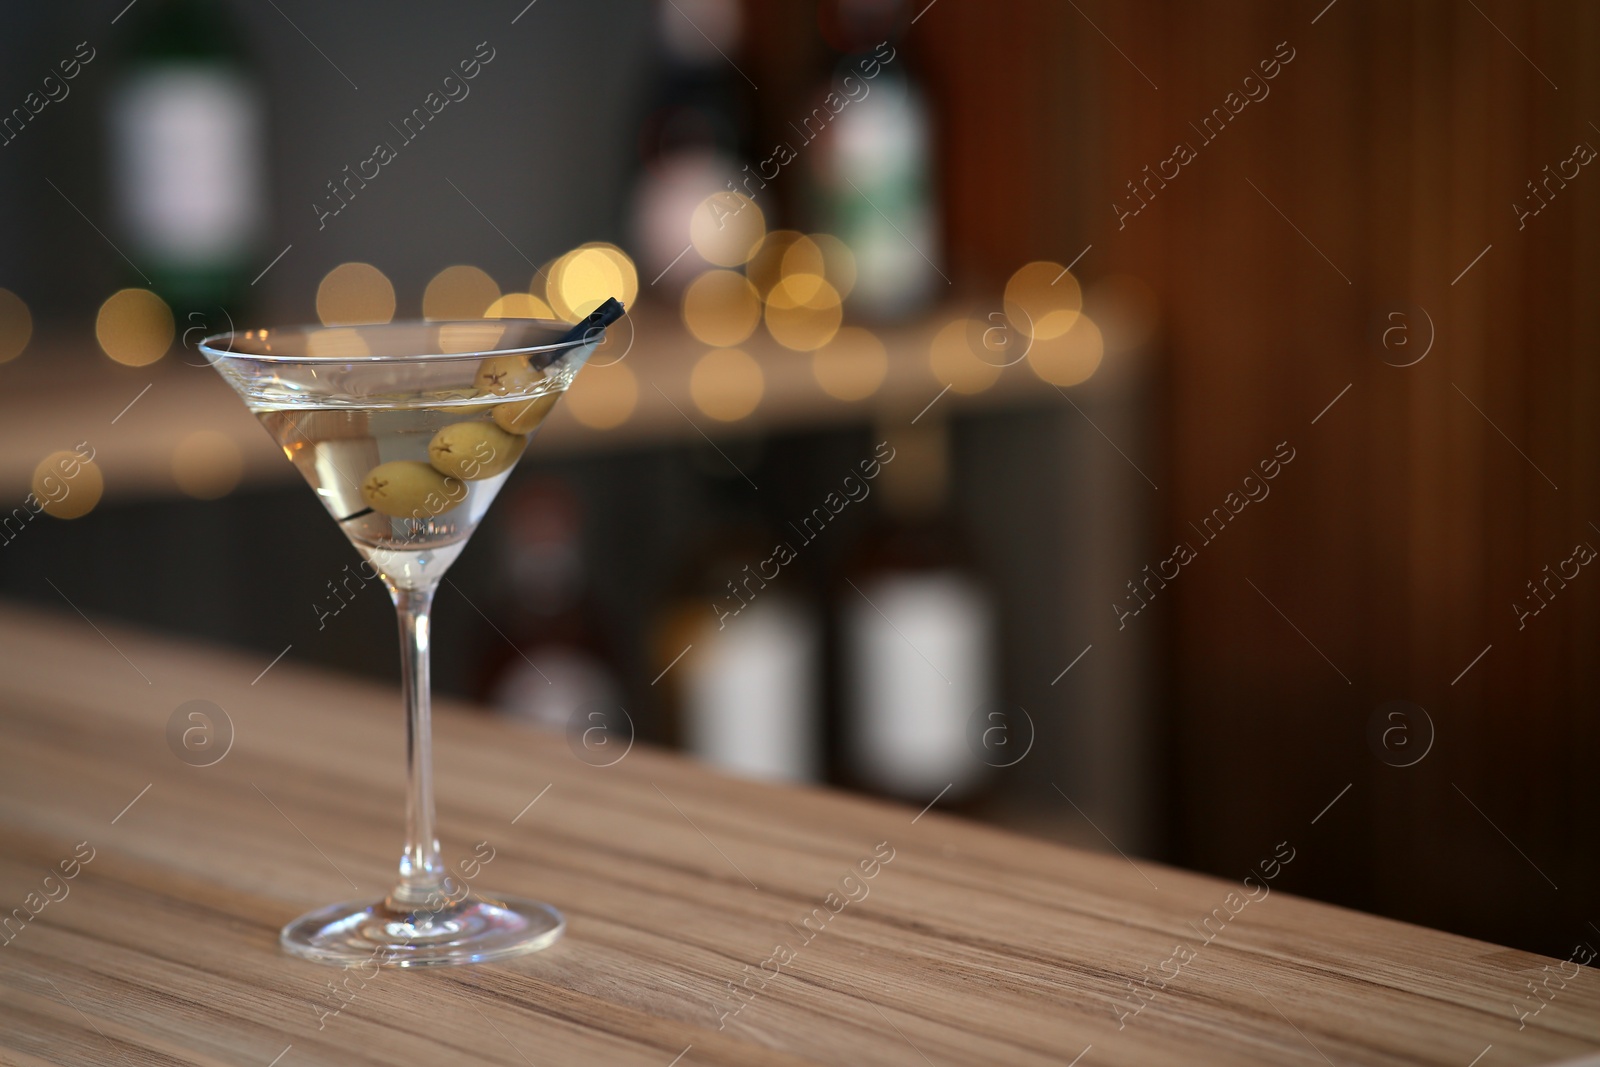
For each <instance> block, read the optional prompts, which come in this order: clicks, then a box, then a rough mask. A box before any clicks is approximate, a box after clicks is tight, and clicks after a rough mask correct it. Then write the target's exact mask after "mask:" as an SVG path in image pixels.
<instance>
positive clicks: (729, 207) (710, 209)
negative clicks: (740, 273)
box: [689, 191, 767, 267]
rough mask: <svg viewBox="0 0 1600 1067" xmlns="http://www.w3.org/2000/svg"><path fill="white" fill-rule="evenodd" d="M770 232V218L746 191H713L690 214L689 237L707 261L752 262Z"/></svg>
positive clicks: (725, 263)
mask: <svg viewBox="0 0 1600 1067" xmlns="http://www.w3.org/2000/svg"><path fill="white" fill-rule="evenodd" d="M766 234H767V219H766V216H765V215H763V214H762V213H761V209H760V208H759V207H757V206H756V202H755V201H754V200H751V199H750V198H749V197H748V196H745V195H744V194H743V193H735V192H728V191H724V192H717V193H712V194H711V195H710V196H708V197H706V198H705V199H704V200H702V201H700V203H699V205H698V206H696V207H695V209H694V212H693V213H692V214H691V215H690V216H689V240H690V242H691V243H692V244H693V245H694V248H695V251H696V252H699V253H700V255H701V257H702V258H704V259H705V261H706V262H707V263H712V264H715V265H716V266H719V267H737V266H739V265H740V264H741V263H748V262H749V261H750V257H751V256H753V255H755V254H756V250H757V249H758V248H760V247H761V242H762V239H763V238H764V237H766Z"/></svg>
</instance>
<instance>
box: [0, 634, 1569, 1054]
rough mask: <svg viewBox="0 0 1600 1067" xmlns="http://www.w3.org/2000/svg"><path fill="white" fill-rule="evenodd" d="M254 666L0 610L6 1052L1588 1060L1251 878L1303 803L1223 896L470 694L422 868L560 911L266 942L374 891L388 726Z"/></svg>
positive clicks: (391, 716) (392, 776)
mask: <svg viewBox="0 0 1600 1067" xmlns="http://www.w3.org/2000/svg"><path fill="white" fill-rule="evenodd" d="M266 667H268V665H267V664H266V663H261V662H256V661H254V660H247V659H244V658H241V657H239V656H237V655H234V654H230V653H223V652H219V651H216V650H212V649H206V648H200V647H196V646H192V645H188V646H185V645H176V644H173V643H170V642H166V641H163V640H159V639H157V638H153V637H150V636H148V635H143V634H140V633H137V632H134V631H130V630H127V629H124V628H119V627H117V626H115V625H113V624H112V623H111V622H110V621H109V620H105V619H94V620H90V619H87V618H84V617H81V616H79V615H77V614H72V613H67V612H63V613H62V614H61V615H59V616H44V615H38V614H31V613H30V614H24V613H21V612H18V611H16V610H10V609H7V610H0V709H3V710H0V722H3V725H4V743H3V744H0V917H10V918H11V920H12V921H11V925H10V926H8V927H5V928H4V934H3V935H0V985H3V987H4V995H3V996H0V1062H3V1063H5V1064H18V1065H35V1064H46V1063H48V1064H114V1063H129V1064H163V1065H165V1064H206V1065H211V1064H217V1065H221V1064H228V1065H261V1067H266V1065H269V1064H275V1065H277V1067H301V1065H306V1064H400V1063H431V1064H455V1063H487V1064H503V1065H507V1067H523V1065H527V1064H541V1065H542V1064H613V1063H615V1064H629V1065H633V1064H637V1065H640V1067H668V1065H669V1064H676V1065H678V1067H698V1065H703V1064H752V1063H760V1064H796V1065H798V1064H843V1063H849V1064H880V1063H881V1064H924V1063H926V1064H934V1065H939V1067H944V1065H948V1064H998V1063H1007V1064H1009V1063H1019V1064H1078V1065H1079V1067H1100V1065H1110V1064H1176V1063H1182V1064H1230V1065H1237V1064H1257V1063H1274V1064H1276V1063H1283V1064H1295V1063H1321V1062H1324V1061H1326V1062H1328V1063H1331V1064H1336V1065H1339V1067H1345V1065H1347V1064H1419V1063H1420V1064H1439V1065H1445V1067H1468V1065H1469V1064H1475V1065H1477V1067H1502V1065H1507V1064H1532V1063H1554V1062H1558V1061H1561V1060H1567V1059H1572V1058H1574V1057H1577V1056H1580V1055H1582V1054H1584V1053H1586V1052H1592V1051H1594V1049H1595V1048H1596V1046H1597V1045H1600V975H1596V974H1595V972H1594V971H1593V970H1591V969H1588V968H1584V969H1581V970H1576V968H1575V966H1573V965H1568V966H1566V967H1564V968H1563V967H1562V966H1561V965H1560V964H1559V962H1558V961H1554V960H1548V959H1545V958H1542V957H1538V956H1533V955H1530V954H1527V953H1523V952H1517V951H1512V950H1509V949H1503V948H1499V947H1497V946H1494V945H1490V944H1484V943H1481V942H1476V941H1470V940H1467V939H1464V938H1460V937H1455V936H1451V935H1447V934H1442V933H1437V932H1433V931H1429V930H1425V929H1420V928H1417V927H1412V926H1406V925H1403V924H1399V923H1395V922H1391V921H1387V920H1382V919H1377V918H1372V917H1369V916H1365V915H1361V914H1357V913H1354V912H1350V911H1345V910H1341V909H1337V908H1333V907H1328V906H1325V905H1321V904H1316V903H1312V902H1309V901H1305V900H1301V899H1297V898H1294V897H1291V896H1290V895H1288V894H1286V893H1282V892H1278V891H1272V890H1271V888H1270V886H1271V882H1270V880H1269V878H1270V874H1271V873H1272V868H1271V866H1270V861H1271V860H1272V857H1273V856H1274V854H1275V853H1276V854H1278V855H1279V856H1280V858H1281V857H1282V856H1287V855H1290V854H1291V853H1292V854H1294V855H1298V854H1299V853H1300V852H1301V851H1304V850H1308V849H1314V848H1315V847H1316V838H1317V833H1318V830H1319V828H1318V827H1317V826H1314V825H1311V823H1310V821H1309V818H1308V820H1307V823H1306V825H1305V826H1304V827H1303V829H1302V830H1301V832H1300V833H1299V835H1298V836H1297V837H1296V838H1295V839H1293V840H1291V841H1289V842H1287V843H1286V844H1280V843H1279V842H1272V841H1264V842H1262V843H1261V856H1262V859H1263V861H1265V862H1266V863H1267V870H1266V871H1265V872H1262V871H1258V876H1257V879H1256V880H1253V881H1252V882H1251V883H1249V884H1248V885H1247V884H1245V883H1243V882H1238V883H1229V882H1223V881H1219V880H1216V879H1213V878H1206V877H1200V876H1196V875H1192V874H1188V873H1185V872H1182V871H1178V870H1174V869H1171V868H1167V867H1163V866H1161V865H1159V864H1155V863H1151V862H1147V861H1144V860H1140V859H1137V858H1126V857H1123V856H1119V855H1117V854H1116V853H1115V852H1112V853H1108V854H1105V855H1101V854H1092V853H1087V852H1079V851H1073V850H1069V849H1065V848H1060V847H1057V846H1053V845H1048V844H1043V843H1039V842H1035V841H1030V840H1027V839H1024V838H1020V837H1016V836H1012V835H1008V834H1004V833H1000V832H997V831H994V830H991V829H987V828H985V827H981V826H978V825H974V824H971V823H967V822H964V821H960V820H957V819H953V818H950V817H947V816H945V815H942V814H941V813H940V812H939V810H938V809H937V806H935V807H933V808H932V809H931V810H928V811H926V812H925V813H923V814H921V815H920V816H919V813H918V812H917V811H916V810H915V809H912V808H905V807H899V806H894V805H890V804H883V803H873V802H867V801H863V800H859V799H855V798H850V797H846V796H842V795H839V794H834V793H829V792H825V791H821V790H813V789H797V788H776V787H770V786H763V785H756V784H749V783H744V782H737V781H733V780H730V779H727V778H722V777H719V776H716V775H714V774H712V773H709V772H708V771H706V770H704V769H702V768H700V767H698V766H696V765H694V764H692V763H689V762H687V761H685V760H682V759H679V758H676V757H674V756H670V755H666V754H663V753H660V752H656V751H651V750H649V749H647V748H645V747H643V746H635V747H634V748H632V749H631V750H630V751H628V752H627V754H626V755H625V756H624V757H623V758H622V759H621V760H620V761H619V762H617V763H615V764H614V765H613V766H609V767H597V766H591V765H589V764H587V763H585V762H583V761H581V760H580V759H578V758H577V757H576V755H575V754H574V752H573V751H572V749H571V748H570V747H569V744H568V742H567V739H566V738H565V737H562V736H553V735H544V734H539V733H533V732H529V731H525V730H522V729H519V728H515V727H512V726H509V725H506V724H503V723H500V722H496V721H493V720H489V719H487V718H484V717H480V716H477V715H474V714H472V713H469V712H463V711H460V710H459V709H442V711H441V714H440V716H439V722H438V725H437V739H438V754H437V764H438V776H437V789H438V794H439V802H440V823H441V832H442V838H443V841H444V848H445V855H446V857H447V859H448V860H449V861H450V862H451V863H452V864H459V863H462V862H464V861H465V860H466V859H468V858H469V857H472V856H473V855H474V853H475V851H476V852H478V854H480V855H482V854H488V853H487V851H486V850H484V849H481V848H479V847H478V846H479V843H480V842H487V843H488V849H490V850H492V856H493V858H492V859H491V860H490V861H489V862H487V863H486V864H483V865H482V868H481V870H478V871H477V872H476V877H475V878H473V879H471V883H472V885H473V887H474V888H475V889H477V890H479V891H481V892H484V893H486V894H488V895H491V896H492V895H493V893H494V892H495V891H496V890H500V891H504V892H508V893H517V894H523V895H528V896H535V897H538V898H540V899H545V900H548V901H550V902H552V903H554V904H555V905H556V906H558V907H559V908H561V909H562V910H563V911H564V912H565V913H566V915H567V917H568V921H569V929H568V934H567V936H566V937H565V938H564V939H563V940H562V941H561V942H559V943H558V944H557V945H556V946H555V947H554V948H552V949H550V950H548V951H545V952H543V953H540V954H537V955H534V956H529V957H525V958H522V959H520V960H516V961H512V962H510V963H508V964H504V965H494V966H479V967H469V968H444V969H438V970H431V971H420V972H415V971H411V972H408V971H395V970H386V971H381V972H378V973H377V974H376V975H370V976H363V975H361V974H359V973H358V972H351V973H345V972H341V971H340V970H338V969H335V968H329V967H323V966H319V965H316V964H312V963H306V962H301V961H298V960H294V959H290V958H288V957H286V956H284V955H283V954H282V953H281V952H280V951H279V949H278V944H277V932H278V929H279V927H280V926H281V925H282V924H284V923H285V922H287V921H288V920H290V919H292V918H294V917H295V916H296V915H298V914H299V913H301V912H302V911H305V910H308V909H310V908H312V907H314V906H318V905H322V904H325V903H328V902H331V901H333V900H336V899H343V898H353V897H359V896H363V895H368V894H372V895H376V894H378V893H381V892H382V891H384V890H385V889H387V888H388V885H389V883H390V880H391V879H392V878H393V875H394V864H395V861H396V858H397V853H398V850H399V845H400V841H399V835H400V832H401V814H402V807H401V805H402V795H401V785H402V781H401V774H402V771H401V768H402V730H401V720H400V711H399V700H398V695H397V693H396V692H392V691H389V690H387V689H384V688H381V687H379V688H374V687H370V686H367V685H364V684H356V683H353V682H350V681H347V680H344V679H341V678H338V677H335V676H329V675H318V674H313V673H310V672H306V671H302V670H299V669H295V668H291V667H289V666H286V665H284V664H281V663H280V664H277V665H275V666H272V667H271V668H270V669H267V670H265V672H264V673H263V668H266ZM190 700H209V701H212V702H214V703H215V704H216V705H218V706H219V707H221V708H222V709H225V712H226V717H227V720H228V722H229V723H231V732H232V741H231V747H229V748H228V749H227V751H226V754H225V755H224V756H223V757H222V758H221V759H220V760H219V761H217V762H216V763H215V764H213V765H211V766H208V767H197V766H191V765H189V764H187V763H185V762H184V761H182V760H180V759H179V758H178V757H177V755H176V754H175V751H174V749H173V748H172V747H170V746H169V742H168V733H167V731H168V722H169V719H170V718H171V717H172V716H173V713H174V710H175V709H176V708H178V707H179V705H181V704H183V703H184V702H186V701H190ZM213 718H214V719H215V720H216V723H217V725H216V730H217V733H216V734H215V735H214V736H215V737H216V739H217V740H218V741H219V742H220V741H221V740H222V739H223V737H224V735H225V734H226V733H227V730H226V729H225V728H224V727H223V726H222V725H221V717H220V716H213ZM213 751H214V752H215V751H218V750H213ZM85 842H87V845H84V844H83V843H85ZM86 856H87V857H90V858H87V859H85V857H86ZM889 857H892V858H889ZM886 858H887V862H884V860H885V859H886ZM1287 862H1289V863H1291V864H1292V863H1293V862H1294V860H1293V859H1292V858H1290V859H1289V860H1288V861H1287ZM863 864H865V867H863ZM69 872H70V874H71V875H72V876H71V877H70V878H68V877H66V875H67V873H69ZM867 873H870V875H871V877H867V876H866V874H867ZM852 875H853V878H852V877H851V876H852ZM1241 877H1242V875H1241ZM830 893H833V894H836V895H835V896H834V897H832V898H830V897H829V894H830ZM1249 898H1255V899H1249ZM13 909H21V914H22V915H24V916H28V915H30V914H31V912H32V911H34V910H37V914H36V915H32V917H31V918H27V919H26V921H23V920H21V919H18V918H16V917H15V916H16V914H17V913H16V912H15V911H14V910H13ZM1219 916H1220V918H1219ZM808 917H809V922H807V919H808ZM1208 920H1209V921H1208ZM1208 934H1209V936H1208ZM1595 940H1596V942H1600V935H1597V937H1596V938H1595ZM780 947H781V948H782V949H783V950H784V951H782V952H775V949H778V948H780ZM1180 949H1183V950H1186V951H1187V952H1188V953H1191V954H1192V956H1186V955H1185V954H1184V953H1183V952H1180V951H1179V950H1180ZM1545 968H1549V970H1545ZM1174 971H1175V972H1176V977H1167V976H1169V975H1171V974H1172V973H1173V972H1174ZM1150 975H1154V976H1157V977H1156V978H1155V979H1153V980H1152V981H1151V982H1150V983H1149V985H1148V986H1144V985H1141V986H1140V988H1141V990H1147V992H1144V993H1143V994H1142V995H1141V994H1135V993H1134V992H1133V991H1131V989H1130V985H1129V983H1130V981H1134V980H1143V979H1144V978H1146V976H1150ZM1562 975H1565V977H1561V976H1562ZM1163 980H1164V981H1165V985H1164V987H1162V985H1161V982H1162V981H1163ZM330 982H336V983H338V984H340V985H341V986H342V987H343V988H344V990H345V991H344V992H343V993H342V994H339V996H338V999H337V1000H335V999H334V994H333V993H332V992H330V990H329V983H330ZM1530 982H1533V983H1536V985H1537V987H1538V989H1539V990H1540V992H1539V993H1538V995H1537V996H1535V994H1534V993H1531V992H1530V991H1529V983H1530ZM741 983H742V984H743V988H745V989H746V990H748V992H745V993H739V992H735V990H734V987H736V986H740V985H741ZM336 1005H337V1006H338V1008H337V1011H336V1012H335V1011H334V1006H336ZM1139 1005H1142V1010H1138V1011H1137V1013H1134V1009H1135V1008H1136V1007H1138V1006H1139ZM1535 1008H1540V1010H1538V1011H1537V1013H1536V1014H1532V1013H1533V1012H1534V1009H1535ZM1519 1011H1521V1012H1523V1013H1524V1014H1526V1015H1527V1018H1526V1019H1525V1020H1519V1017H1518V1012H1519ZM1119 1014H1120V1015H1121V1016H1122V1018H1121V1019H1120V1020H1119ZM1519 1022H1521V1023H1522V1025H1520V1027H1519Z"/></svg>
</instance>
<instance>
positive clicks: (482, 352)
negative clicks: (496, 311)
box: [195, 316, 605, 366]
mask: <svg viewBox="0 0 1600 1067" xmlns="http://www.w3.org/2000/svg"><path fill="white" fill-rule="evenodd" d="M490 323H506V324H508V325H509V324H513V323H525V324H527V323H531V324H537V325H539V326H548V327H550V328H551V330H552V331H559V332H561V333H566V332H568V331H571V330H572V329H573V328H574V327H575V326H576V325H578V324H576V323H571V322H564V321H562V320H560V319H536V318H523V317H519V316H506V317H505V318H499V319H391V320H390V321H388V322H362V323H350V324H348V325H340V326H325V325H322V324H321V323H315V324H313V323H300V324H296V325H293V326H268V327H266V328H265V329H263V330H262V331H261V332H262V333H274V332H277V331H280V330H281V331H283V332H285V333H293V332H311V331H316V330H356V331H362V330H372V331H376V330H388V329H397V328H409V329H416V328H418V327H424V328H435V329H437V328H439V327H445V326H484V325H487V324H490ZM256 332H257V331H255V330H227V331H224V332H222V333H216V334H212V335H211V336H209V337H206V338H203V339H201V341H200V343H199V344H198V345H196V346H195V347H196V349H197V350H198V351H199V352H200V354H201V355H203V356H205V357H206V359H207V360H208V361H211V362H215V361H218V360H224V361H226V360H244V359H249V360H256V361H258V362H262V363H294V364H301V365H304V366H331V365H335V364H345V363H432V362H439V361H444V360H469V359H491V358H494V357H497V356H522V355H534V354H537V353H541V352H565V351H567V350H568V349H572V348H577V347H579V346H581V345H586V344H591V343H593V342H594V341H595V340H597V339H598V338H600V337H603V336H604V335H605V327H604V326H596V327H591V328H590V329H588V330H585V331H584V332H583V333H582V334H580V335H578V336H577V337H574V338H570V339H564V340H557V341H553V342H551V343H549V344H542V345H519V346H515V347H490V348H479V349H473V350H471V351H467V352H405V353H401V354H398V355H370V354H369V355H349V356H313V355H295V354H289V353H283V354H280V353H275V352H244V351H240V350H238V349H235V348H231V347H229V348H221V347H218V344H217V342H224V341H229V340H230V339H232V338H236V337H247V336H250V335H251V334H254V333H256Z"/></svg>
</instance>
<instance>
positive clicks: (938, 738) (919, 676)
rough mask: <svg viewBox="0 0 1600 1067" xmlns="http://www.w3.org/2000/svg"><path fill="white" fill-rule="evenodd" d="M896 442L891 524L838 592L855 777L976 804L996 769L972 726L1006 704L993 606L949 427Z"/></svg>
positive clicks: (885, 511) (893, 436)
mask: <svg viewBox="0 0 1600 1067" xmlns="http://www.w3.org/2000/svg"><path fill="white" fill-rule="evenodd" d="M887 441H888V444H889V446H890V448H891V449H892V451H891V452H889V453H888V457H889V458H888V459H887V461H886V462H884V463H883V468H882V471H881V473H880V475H879V477H878V479H877V486H876V489H877V492H878V493H879V494H880V496H879V502H880V508H879V512H880V515H881V518H880V519H879V520H878V522H877V523H876V524H875V525H874V527H873V529H872V530H871V531H870V532H869V534H868V535H867V537H866V538H865V539H864V541H863V544H862V546H861V548H860V549H859V550H858V551H857V553H856V557H855V559H854V560H853V561H852V562H851V563H850V564H849V565H847V567H846V568H845V575H846V577H847V579H848V581H847V582H846V583H843V584H841V585H840V586H839V588H838V589H837V592H836V595H837V597H838V608H839V611H838V618H839V641H840V659H841V664H840V666H841V672H840V676H841V700H840V704H841V710H842V714H843V723H842V727H843V728H842V734H843V737H842V740H843V749H844V756H845V763H846V768H845V769H846V775H845V778H846V780H847V781H849V782H851V783H852V784H854V785H856V786H858V787H861V788H866V789H870V790H874V791H877V792H882V793H888V794H890V795H894V796H899V797H905V798H907V799H910V800H921V801H926V800H927V799H929V798H930V797H932V796H933V795H934V794H935V793H937V792H939V791H940V790H942V789H944V788H945V786H947V785H948V786H950V787H951V789H950V792H949V794H947V796H948V799H951V800H955V799H958V798H961V797H963V796H967V797H970V796H972V795H973V794H974V793H975V792H976V791H977V790H978V789H979V787H980V786H981V784H982V783H983V780H984V775H985V772H986V770H987V768H986V767H985V765H984V764H983V762H982V761H981V760H980V759H979V757H978V754H977V753H976V752H974V751H973V748H972V746H971V744H970V742H969V739H968V734H967V724H968V721H969V720H970V719H971V717H972V715H973V714H974V713H975V712H976V711H977V710H978V708H980V707H981V706H983V705H984V704H986V703H988V702H989V701H991V700H992V699H993V698H994V697H995V696H996V695H997V684H996V673H995V656H996V649H997V644H998V642H997V634H996V612H995V607H994V603H993V598H992V595H991V593H990V590H989V586H988V585H987V583H986V582H985V581H984V580H983V579H982V577H981V576H980V575H979V573H978V571H977V569H976V568H975V567H974V566H973V564H972V557H971V555H970V553H969V551H968V549H967V546H966V542H965V541H964V539H963V538H962V537H961V535H960V531H959V530H958V528H957V527H956V524H955V522H954V521H953V519H952V518H951V515H950V511H949V497H950V474H949V454H948V453H949V438H948V431H947V430H946V428H945V426H944V424H943V423H941V422H937V421H933V420H931V419H925V420H924V421H923V422H922V424H921V425H918V426H905V427H901V428H897V429H896V430H894V431H893V432H891V433H889V434H888V435H887ZM882 451H883V450H882V449H880V452H882ZM852 583H853V585H854V588H852Z"/></svg>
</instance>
